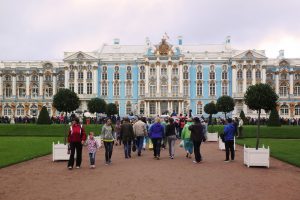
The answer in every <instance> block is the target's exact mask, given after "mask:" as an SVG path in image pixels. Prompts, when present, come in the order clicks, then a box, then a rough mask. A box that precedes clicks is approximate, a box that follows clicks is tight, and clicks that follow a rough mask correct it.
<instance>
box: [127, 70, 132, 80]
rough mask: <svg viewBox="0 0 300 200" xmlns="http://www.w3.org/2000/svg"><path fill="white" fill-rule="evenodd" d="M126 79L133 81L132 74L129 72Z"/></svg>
mask: <svg viewBox="0 0 300 200" xmlns="http://www.w3.org/2000/svg"><path fill="white" fill-rule="evenodd" d="M126 79H127V80H131V79H132V74H131V72H127V73H126Z"/></svg>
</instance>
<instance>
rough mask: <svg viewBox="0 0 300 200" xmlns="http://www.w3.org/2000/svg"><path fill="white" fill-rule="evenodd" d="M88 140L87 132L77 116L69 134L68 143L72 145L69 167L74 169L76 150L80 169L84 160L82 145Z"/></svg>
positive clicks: (77, 165) (77, 163)
mask: <svg viewBox="0 0 300 200" xmlns="http://www.w3.org/2000/svg"><path fill="white" fill-rule="evenodd" d="M85 140H86V134H85V131H84V128H83V127H82V125H81V124H80V123H79V119H78V118H77V117H75V118H73V121H72V125H71V127H70V130H69V134H68V143H69V145H70V150H71V153H70V158H69V162H68V168H69V169H70V170H71V169H73V165H74V155H75V150H76V168H77V169H79V168H80V165H81V161H82V145H83V144H84V142H85Z"/></svg>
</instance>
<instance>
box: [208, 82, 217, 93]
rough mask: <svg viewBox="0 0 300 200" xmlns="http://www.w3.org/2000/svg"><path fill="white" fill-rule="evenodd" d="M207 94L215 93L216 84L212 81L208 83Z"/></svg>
mask: <svg viewBox="0 0 300 200" xmlns="http://www.w3.org/2000/svg"><path fill="white" fill-rule="evenodd" d="M209 95H210V96H215V95H216V84H215V83H213V82H212V83H210V84H209Z"/></svg>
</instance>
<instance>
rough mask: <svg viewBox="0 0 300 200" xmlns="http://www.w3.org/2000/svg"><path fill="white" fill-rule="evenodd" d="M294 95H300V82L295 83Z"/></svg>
mask: <svg viewBox="0 0 300 200" xmlns="http://www.w3.org/2000/svg"><path fill="white" fill-rule="evenodd" d="M294 95H295V96H300V83H296V84H295V85H294Z"/></svg>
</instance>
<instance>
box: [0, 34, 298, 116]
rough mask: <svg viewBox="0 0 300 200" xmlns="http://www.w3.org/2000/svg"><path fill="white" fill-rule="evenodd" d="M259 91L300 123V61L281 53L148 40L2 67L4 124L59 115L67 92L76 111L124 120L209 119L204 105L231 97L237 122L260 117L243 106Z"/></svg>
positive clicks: (227, 42) (0, 113) (0, 106)
mask: <svg viewBox="0 0 300 200" xmlns="http://www.w3.org/2000/svg"><path fill="white" fill-rule="evenodd" d="M256 83H268V84H270V85H271V86H272V87H273V88H274V90H275V91H276V93H277V94H278V95H279V97H280V100H279V104H278V111H279V114H280V116H281V117H286V118H290V117H296V118H298V117H300V58H299V59H298V58H296V59H287V58H285V57H284V52H283V51H280V53H279V56H278V57H277V58H275V59H273V58H267V57H266V56H265V51H264V50H237V49H234V48H232V47H231V43H230V37H227V38H226V40H225V41H224V43H222V44H208V45H188V44H187V45H186V44H183V39H182V37H178V41H177V42H176V44H170V43H169V42H168V37H167V36H164V37H163V38H162V40H161V41H160V43H158V44H156V45H155V44H152V43H151V42H150V40H149V39H148V38H146V40H145V43H144V44H142V45H121V44H120V40H119V39H114V41H113V44H110V45H109V44H103V45H102V47H101V48H100V49H99V50H96V51H93V52H81V51H79V52H65V53H64V59H63V60H62V61H48V60H43V61H1V63H0V99H1V102H0V116H8V117H12V116H25V115H30V116H36V115H37V114H38V112H39V110H40V109H41V107H42V106H46V107H47V109H48V112H49V113H50V115H58V114H59V113H58V112H57V111H56V110H55V108H54V107H52V98H53V95H54V94H55V93H56V92H57V91H58V90H59V89H60V88H69V89H71V90H73V91H74V92H76V93H77V94H78V96H79V98H80V101H81V106H80V108H79V109H78V110H79V111H85V110H87V102H88V101H89V100H90V99H91V98H95V97H99V98H103V99H105V100H106V101H107V102H108V103H110V102H112V103H116V104H117V106H118V109H119V114H120V116H125V115H127V114H129V113H134V114H143V115H145V116H154V115H157V114H166V113H169V114H170V113H172V112H173V111H175V112H176V113H188V112H189V110H191V111H192V114H193V115H205V113H204V110H203V107H204V105H205V104H207V103H209V102H211V101H216V100H217V98H218V97H220V96H222V95H229V96H232V97H233V98H234V99H235V102H236V106H235V110H234V111H233V113H232V115H233V116H238V115H239V114H240V112H241V110H243V111H244V112H245V114H246V116H252V117H256V113H255V112H254V111H252V110H250V109H248V108H247V106H246V105H245V104H244V102H243V96H244V93H245V91H246V89H247V87H248V86H250V85H253V84H256ZM219 114H220V113H219ZM263 116H266V114H265V113H263Z"/></svg>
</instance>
